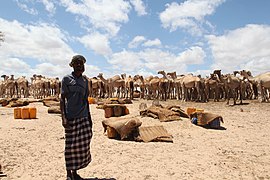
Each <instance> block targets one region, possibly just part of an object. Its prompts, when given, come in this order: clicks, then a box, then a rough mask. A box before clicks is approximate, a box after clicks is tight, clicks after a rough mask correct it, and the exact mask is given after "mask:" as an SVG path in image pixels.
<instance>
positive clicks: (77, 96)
mask: <svg viewBox="0 0 270 180" xmlns="http://www.w3.org/2000/svg"><path fill="white" fill-rule="evenodd" d="M61 94H63V95H64V96H65V97H66V99H65V112H66V118H67V120H71V119H74V118H83V117H87V116H88V115H89V114H88V106H89V104H88V100H87V98H88V94H89V89H88V80H87V79H86V78H85V77H83V76H80V77H76V76H75V75H74V74H73V73H71V74H69V75H66V76H64V77H63V79H62V84H61Z"/></svg>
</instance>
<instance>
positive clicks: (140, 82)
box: [133, 75, 146, 99]
mask: <svg viewBox="0 0 270 180" xmlns="http://www.w3.org/2000/svg"><path fill="white" fill-rule="evenodd" d="M133 80H134V87H135V88H136V87H139V88H140V98H143V99H144V98H145V94H146V85H145V81H144V78H143V76H141V75H135V76H134V77H133ZM136 90H137V89H136Z"/></svg>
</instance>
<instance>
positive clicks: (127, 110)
mask: <svg viewBox="0 0 270 180" xmlns="http://www.w3.org/2000/svg"><path fill="white" fill-rule="evenodd" d="M127 114H129V109H128V108H127V107H125V115H127Z"/></svg>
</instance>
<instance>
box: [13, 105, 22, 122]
mask: <svg viewBox="0 0 270 180" xmlns="http://www.w3.org/2000/svg"><path fill="white" fill-rule="evenodd" d="M21 118H22V114H21V108H18V107H17V108H14V119H21Z"/></svg>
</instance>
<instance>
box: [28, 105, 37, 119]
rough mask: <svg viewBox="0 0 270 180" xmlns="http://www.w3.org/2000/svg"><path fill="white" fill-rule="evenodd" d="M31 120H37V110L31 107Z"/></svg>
mask: <svg viewBox="0 0 270 180" xmlns="http://www.w3.org/2000/svg"><path fill="white" fill-rule="evenodd" d="M29 118H30V119H36V118H37V108H35V107H29Z"/></svg>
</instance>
